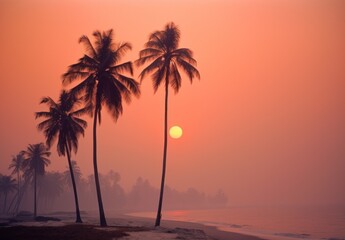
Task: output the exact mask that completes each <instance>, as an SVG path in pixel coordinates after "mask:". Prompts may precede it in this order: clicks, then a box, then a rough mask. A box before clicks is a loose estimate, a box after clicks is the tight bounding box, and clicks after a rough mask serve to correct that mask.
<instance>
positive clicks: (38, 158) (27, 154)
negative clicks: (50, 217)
mask: <svg viewBox="0 0 345 240" xmlns="http://www.w3.org/2000/svg"><path fill="white" fill-rule="evenodd" d="M23 155H24V169H25V172H26V173H25V174H26V176H30V178H31V179H32V180H33V184H34V217H35V218H36V217H37V176H42V175H44V173H45V167H46V166H48V164H50V160H49V159H48V157H49V156H50V152H49V151H48V149H47V147H46V146H45V145H44V144H43V143H37V144H29V146H28V148H27V150H25V151H23Z"/></svg>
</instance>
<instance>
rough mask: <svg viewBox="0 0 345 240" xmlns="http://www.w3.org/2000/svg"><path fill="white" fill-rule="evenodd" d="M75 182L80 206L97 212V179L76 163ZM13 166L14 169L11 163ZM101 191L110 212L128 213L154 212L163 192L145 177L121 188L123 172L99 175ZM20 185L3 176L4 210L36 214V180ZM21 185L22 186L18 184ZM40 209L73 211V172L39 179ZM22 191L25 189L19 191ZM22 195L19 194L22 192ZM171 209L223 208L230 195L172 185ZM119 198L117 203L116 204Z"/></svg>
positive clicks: (1, 198) (168, 190) (0, 182)
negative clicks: (86, 174)
mask: <svg viewBox="0 0 345 240" xmlns="http://www.w3.org/2000/svg"><path fill="white" fill-rule="evenodd" d="M72 164H73V168H74V174H75V182H76V186H77V188H78V192H79V196H80V207H81V209H82V210H84V211H88V210H96V209H95V206H97V199H96V194H95V182H94V176H93V175H89V176H87V177H83V175H82V173H81V171H80V169H79V167H78V166H77V164H76V162H75V161H72ZM10 166H13V163H11V165H10ZM25 171H28V170H24V171H19V173H18V172H16V174H19V176H21V177H23V178H27V176H29V175H30V174H28V173H25ZM99 177H100V184H101V190H102V192H103V193H104V196H103V199H104V206H106V208H107V209H109V210H125V211H128V212H130V211H153V210H155V208H156V206H157V200H158V196H159V189H158V188H156V187H154V186H152V185H151V184H150V182H149V181H148V180H145V179H143V178H141V177H139V178H138V179H137V181H136V182H135V184H134V185H133V186H132V188H131V189H130V190H129V191H125V190H124V188H123V187H122V186H121V185H120V181H121V176H120V174H119V173H117V172H114V171H112V170H111V171H109V172H108V173H107V174H99ZM29 182H31V183H30V184H27V183H26V181H21V182H18V181H17V180H15V179H14V177H13V175H10V176H5V175H0V193H1V195H0V201H1V202H2V204H3V208H2V209H1V211H2V212H3V213H6V214H16V213H18V212H20V211H32V205H33V201H34V200H33V199H34V198H33V195H34V191H32V190H33V189H34V182H33V179H31V180H29ZM18 183H19V184H18ZM36 188H37V209H38V210H39V213H41V214H42V213H43V214H44V213H48V212H53V211H73V209H74V203H73V198H74V197H73V195H74V194H73V187H72V184H71V176H70V171H69V169H66V171H65V172H45V174H44V175H38V178H37V186H36ZM18 189H21V190H20V191H18ZM20 192H21V193H22V194H19V195H18V193H20ZM165 194H166V196H167V200H166V203H165V206H166V209H167V210H175V209H202V208H222V207H225V206H226V205H227V201H228V199H227V196H226V195H225V194H224V193H223V192H222V191H221V190H219V191H218V192H216V193H215V194H213V195H206V194H205V193H203V192H200V191H198V190H196V189H195V188H189V189H187V190H186V191H177V190H175V189H173V188H171V187H169V186H166V188H165ZM114 199H116V204H114Z"/></svg>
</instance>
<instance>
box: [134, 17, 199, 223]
mask: <svg viewBox="0 0 345 240" xmlns="http://www.w3.org/2000/svg"><path fill="white" fill-rule="evenodd" d="M179 40H180V31H179V29H178V27H177V26H176V25H175V24H174V23H168V24H167V25H166V26H165V28H164V30H163V31H155V32H153V33H152V34H151V35H150V36H149V40H148V42H147V43H146V44H145V49H143V50H141V51H140V54H139V59H138V60H137V61H136V64H137V65H138V66H141V65H144V64H145V63H147V62H149V65H148V66H147V67H145V68H144V69H143V70H142V72H141V73H140V75H139V77H140V79H141V81H142V80H143V79H144V78H145V76H147V75H149V74H152V80H153V88H154V92H156V91H157V89H158V87H159V86H160V85H161V84H162V83H163V84H164V85H165V114H164V117H165V118H164V149H163V171H162V181H161V190H160V195H159V204H158V211H157V218H156V224H155V225H156V226H159V225H160V221H161V211H162V202H163V192H164V182H165V169H166V156H167V145H168V93H169V86H171V87H172V89H173V90H174V91H175V93H177V92H178V91H179V89H180V87H181V81H182V77H181V75H180V72H179V69H182V70H183V71H184V72H185V73H186V74H187V76H188V77H189V80H190V82H191V83H192V81H193V78H194V77H197V78H199V79H200V74H199V72H198V70H197V69H196V68H195V66H196V61H195V59H194V58H193V53H192V51H191V50H189V49H188V48H178V44H179Z"/></svg>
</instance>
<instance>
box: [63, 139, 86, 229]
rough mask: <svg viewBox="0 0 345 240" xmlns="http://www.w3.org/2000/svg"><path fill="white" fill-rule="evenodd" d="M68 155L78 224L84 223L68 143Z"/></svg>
mask: <svg viewBox="0 0 345 240" xmlns="http://www.w3.org/2000/svg"><path fill="white" fill-rule="evenodd" d="M65 148H66V153H67V160H68V166H69V172H70V173H71V179H72V186H73V193H74V201H75V212H76V221H75V222H76V223H82V222H83V221H82V220H81V217H80V210H79V201H78V193H77V186H76V184H75V179H74V173H73V167H72V162H71V156H70V150H69V148H68V145H67V143H66V146H65Z"/></svg>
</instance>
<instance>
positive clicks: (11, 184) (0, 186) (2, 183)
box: [0, 176, 17, 213]
mask: <svg viewBox="0 0 345 240" xmlns="http://www.w3.org/2000/svg"><path fill="white" fill-rule="evenodd" d="M16 186H17V184H16V180H14V179H13V178H12V177H11V176H1V177H0V191H1V192H3V194H4V207H3V209H2V211H3V213H5V211H6V205H7V195H8V193H10V192H12V191H13V190H15V189H16Z"/></svg>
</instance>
